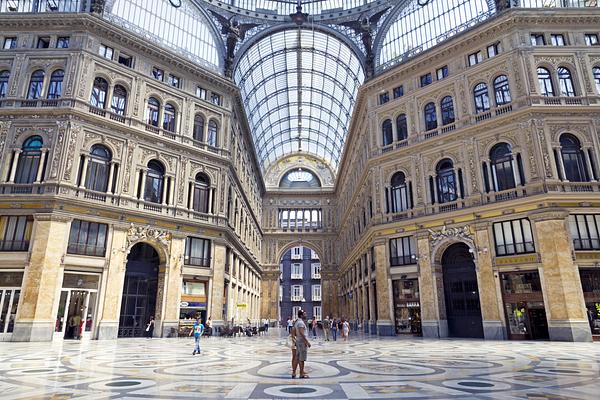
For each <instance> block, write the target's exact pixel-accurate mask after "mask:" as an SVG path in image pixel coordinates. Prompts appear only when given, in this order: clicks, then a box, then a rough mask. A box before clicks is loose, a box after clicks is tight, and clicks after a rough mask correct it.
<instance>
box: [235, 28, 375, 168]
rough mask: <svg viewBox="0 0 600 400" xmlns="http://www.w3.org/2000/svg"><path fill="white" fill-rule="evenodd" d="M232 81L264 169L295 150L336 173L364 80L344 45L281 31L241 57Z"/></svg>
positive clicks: (323, 37) (330, 38)
mask: <svg viewBox="0 0 600 400" xmlns="http://www.w3.org/2000/svg"><path fill="white" fill-rule="evenodd" d="M349 67H350V68H349ZM234 79H235V81H236V83H237V84H238V85H239V86H240V89H241V92H242V97H243V98H244V106H245V108H246V112H247V114H248V119H249V122H250V127H251V130H252V135H253V139H254V144H255V146H256V153H257V155H258V157H259V160H260V162H261V164H262V167H263V169H264V170H266V169H267V168H268V167H269V165H270V164H272V163H273V162H275V161H277V159H279V158H281V157H284V156H287V155H289V154H291V153H296V152H299V151H302V152H306V153H310V154H312V155H314V156H316V157H319V158H321V159H323V161H324V162H326V163H327V164H329V165H330V166H331V168H332V170H333V171H334V172H335V171H336V170H337V166H338V164H339V161H340V157H341V152H342V148H343V146H344V141H345V139H346V135H347V132H348V126H349V122H350V116H351V114H352V108H353V106H354V101H355V97H356V94H357V92H358V87H359V86H360V85H361V84H362V82H363V81H364V79H365V76H364V71H363V69H362V66H361V63H360V60H359V59H358V57H357V56H356V55H355V54H354V53H353V51H352V50H351V49H350V48H349V47H348V46H347V45H346V44H345V43H343V42H342V41H340V40H339V39H337V38H335V37H333V36H331V35H328V34H326V33H323V32H320V31H312V30H306V29H301V28H299V29H293V30H284V31H279V32H276V33H273V34H272V35H270V36H268V37H265V38H263V39H261V40H260V41H259V42H258V43H256V44H255V45H254V46H252V47H251V48H249V49H248V50H247V51H246V52H245V53H244V54H243V55H242V56H241V58H240V60H239V62H238V65H237V67H236V70H235V73H234Z"/></svg>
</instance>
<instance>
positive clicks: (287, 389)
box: [264, 385, 333, 398]
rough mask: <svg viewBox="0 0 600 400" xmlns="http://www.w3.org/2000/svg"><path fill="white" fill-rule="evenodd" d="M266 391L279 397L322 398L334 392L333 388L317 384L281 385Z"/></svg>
mask: <svg viewBox="0 0 600 400" xmlns="http://www.w3.org/2000/svg"><path fill="white" fill-rule="evenodd" d="M264 392H265V394H267V395H269V396H274V397H277V398H281V397H283V398H298V397H301V398H311V397H317V398H321V397H323V396H327V395H329V394H331V393H333V390H331V389H329V388H327V387H324V386H316V385H280V386H272V387H269V388H266V389H265V390H264Z"/></svg>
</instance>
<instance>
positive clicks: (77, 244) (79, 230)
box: [67, 219, 108, 257]
mask: <svg viewBox="0 0 600 400" xmlns="http://www.w3.org/2000/svg"><path fill="white" fill-rule="evenodd" d="M107 231H108V225H106V224H99V223H97V222H88V221H81V220H78V219H76V220H73V222H71V232H70V234H69V245H68V247H67V253H69V254H79V255H84V256H95V257H103V256H104V254H105V252H106V236H107Z"/></svg>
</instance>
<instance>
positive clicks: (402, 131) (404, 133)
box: [396, 114, 408, 141]
mask: <svg viewBox="0 0 600 400" xmlns="http://www.w3.org/2000/svg"><path fill="white" fill-rule="evenodd" d="M396 138H397V140H398V141H402V140H406V139H408V122H407V120H406V114H400V115H398V116H397V117H396Z"/></svg>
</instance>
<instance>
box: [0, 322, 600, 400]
mask: <svg viewBox="0 0 600 400" xmlns="http://www.w3.org/2000/svg"><path fill="white" fill-rule="evenodd" d="M313 343H314V344H313V346H312V348H311V349H310V350H309V361H308V362H307V365H308V368H307V371H308V373H309V374H310V376H311V378H310V379H306V380H305V379H294V380H292V379H291V377H290V370H291V369H290V366H289V360H290V357H289V354H290V351H289V350H288V349H287V348H286V347H285V339H284V338H282V337H280V336H279V334H278V332H271V333H270V336H263V337H253V338H248V337H241V338H230V339H225V338H207V339H204V340H203V343H202V348H203V353H202V354H201V355H200V356H194V357H193V356H192V354H191V353H192V349H193V340H192V339H189V338H179V339H151V340H149V339H119V340H115V341H81V342H79V341H62V340H56V341H54V342H52V343H9V342H0V398H1V399H3V400H9V399H107V398H119V399H156V398H160V399H191V398H199V399H248V398H249V399H274V398H277V399H285V398H312V399H399V398H407V399H461V400H462V399H503V400H504V399H506V400H510V399H532V400H533V399H535V400H541V399H590V400H592V399H594V400H598V399H600V343H557V342H552V343H551V342H514V341H504V342H490V341H482V340H423V339H416V338H376V337H368V336H358V335H354V336H353V337H351V340H350V341H349V342H348V343H343V342H340V341H338V342H323V341H322V340H321V339H317V340H316V341H314V342H313Z"/></svg>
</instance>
